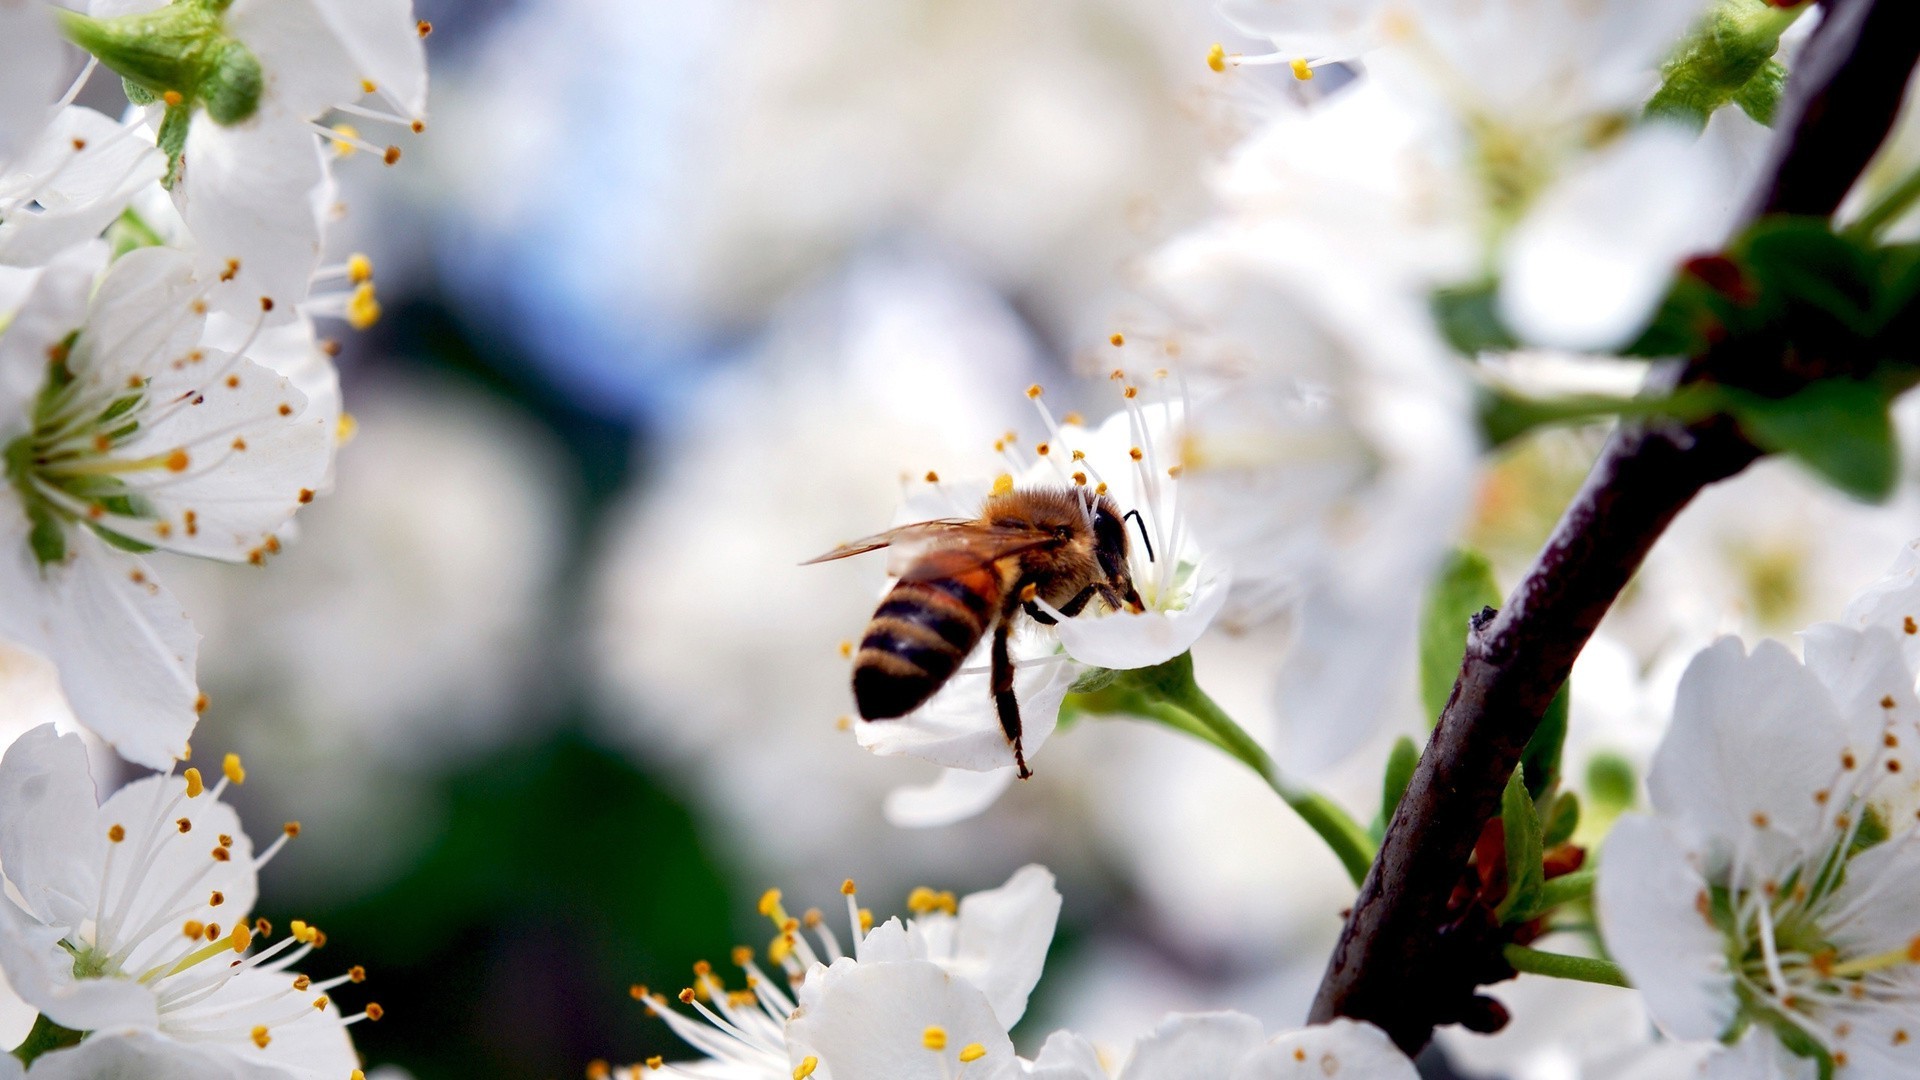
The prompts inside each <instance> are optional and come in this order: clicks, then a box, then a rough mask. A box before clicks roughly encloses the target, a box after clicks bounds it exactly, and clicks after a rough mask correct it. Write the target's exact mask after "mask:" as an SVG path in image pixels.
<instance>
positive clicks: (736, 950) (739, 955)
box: [733, 945, 753, 968]
mask: <svg viewBox="0 0 1920 1080" xmlns="http://www.w3.org/2000/svg"><path fill="white" fill-rule="evenodd" d="M751 963H753V950H752V949H749V948H747V947H746V946H745V945H735V946H734V947H733V966H734V967H737V968H743V967H746V966H747V965H748V964H751Z"/></svg>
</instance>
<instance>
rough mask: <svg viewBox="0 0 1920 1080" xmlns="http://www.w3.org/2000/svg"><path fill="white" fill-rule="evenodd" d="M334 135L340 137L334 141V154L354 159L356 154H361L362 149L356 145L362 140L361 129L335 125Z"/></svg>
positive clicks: (348, 125) (349, 125) (347, 125)
mask: <svg viewBox="0 0 1920 1080" xmlns="http://www.w3.org/2000/svg"><path fill="white" fill-rule="evenodd" d="M333 133H334V134H335V135H336V136H338V138H336V139H334V140H333V152H334V153H336V154H338V155H340V156H341V157H352V156H353V155H354V154H357V153H359V152H360V148H359V147H358V146H356V145H355V143H357V142H358V141H359V139H360V129H359V128H357V127H354V126H353V125H352V124H335V125H333Z"/></svg>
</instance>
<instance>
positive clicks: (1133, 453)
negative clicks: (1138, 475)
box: [1127, 446, 1146, 461]
mask: <svg viewBox="0 0 1920 1080" xmlns="http://www.w3.org/2000/svg"><path fill="white" fill-rule="evenodd" d="M1127 456H1128V457H1130V458H1132V459H1133V460H1135V461H1139V460H1140V459H1141V458H1143V457H1145V456H1146V455H1145V454H1142V453H1141V452H1140V448H1139V447H1137V446H1135V447H1131V448H1129V449H1128V450H1127Z"/></svg>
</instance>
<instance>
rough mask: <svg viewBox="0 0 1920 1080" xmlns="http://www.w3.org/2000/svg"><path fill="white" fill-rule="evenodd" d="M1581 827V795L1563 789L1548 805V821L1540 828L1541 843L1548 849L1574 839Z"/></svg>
mask: <svg viewBox="0 0 1920 1080" xmlns="http://www.w3.org/2000/svg"><path fill="white" fill-rule="evenodd" d="M1578 828H1580V796H1578V795H1576V794H1574V793H1573V792H1571V791H1563V792H1561V793H1560V794H1558V795H1555V796H1554V797H1553V804H1552V805H1551V806H1549V807H1547V823H1546V825H1545V826H1543V827H1542V828H1541V830H1540V845H1541V847H1543V848H1545V849H1546V850H1548V851H1551V850H1553V849H1554V848H1557V847H1559V846H1560V845H1561V844H1564V843H1566V842H1567V841H1569V840H1571V839H1573V834H1574V831H1575V830H1577V829H1578Z"/></svg>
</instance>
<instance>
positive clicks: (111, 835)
mask: <svg viewBox="0 0 1920 1080" xmlns="http://www.w3.org/2000/svg"><path fill="white" fill-rule="evenodd" d="M126 838H127V827H126V826H125V825H110V826H108V827H107V839H109V840H111V841H113V842H114V843H116V844H117V843H119V842H120V841H122V840H125V839H126Z"/></svg>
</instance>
